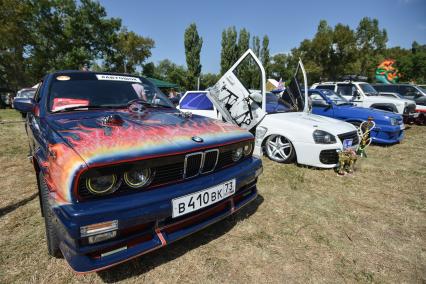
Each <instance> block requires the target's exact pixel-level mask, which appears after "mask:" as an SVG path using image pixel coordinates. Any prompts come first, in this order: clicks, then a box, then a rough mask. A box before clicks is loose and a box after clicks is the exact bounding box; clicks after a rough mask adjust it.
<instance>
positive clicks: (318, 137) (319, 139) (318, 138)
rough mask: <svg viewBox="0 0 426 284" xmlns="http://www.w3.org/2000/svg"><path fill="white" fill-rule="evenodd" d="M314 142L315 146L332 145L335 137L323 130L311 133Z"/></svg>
mask: <svg viewBox="0 0 426 284" xmlns="http://www.w3.org/2000/svg"><path fill="white" fill-rule="evenodd" d="M313 137H314V141H315V143H317V144H334V143H336V137H334V135H333V134H331V133H328V132H326V131H323V130H315V131H314V133H313Z"/></svg>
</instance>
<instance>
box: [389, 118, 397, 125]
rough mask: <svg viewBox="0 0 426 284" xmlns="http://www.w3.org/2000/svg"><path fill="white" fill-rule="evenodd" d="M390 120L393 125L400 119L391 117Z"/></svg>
mask: <svg viewBox="0 0 426 284" xmlns="http://www.w3.org/2000/svg"><path fill="white" fill-rule="evenodd" d="M390 121H391V124H392V125H398V121H397V120H396V118H394V117H391V119H390Z"/></svg>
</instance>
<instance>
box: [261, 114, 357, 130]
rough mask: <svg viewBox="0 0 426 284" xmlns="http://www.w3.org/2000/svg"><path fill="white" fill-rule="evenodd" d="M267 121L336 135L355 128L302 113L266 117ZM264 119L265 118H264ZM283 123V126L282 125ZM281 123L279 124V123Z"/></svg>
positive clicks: (323, 117)
mask: <svg viewBox="0 0 426 284" xmlns="http://www.w3.org/2000/svg"><path fill="white" fill-rule="evenodd" d="M267 118H268V119H272V120H275V124H276V125H283V127H285V125H286V124H287V125H288V124H289V123H291V124H293V126H297V127H298V128H299V129H307V130H313V129H320V130H325V131H327V132H330V133H331V134H334V135H338V134H342V133H346V132H351V131H356V128H355V126H353V125H352V124H349V123H347V122H344V121H341V120H337V119H334V118H329V117H325V116H320V115H316V114H312V113H304V112H285V113H274V114H269V115H267ZM265 119H266V118H265ZM284 121H285V124H284V123H283V122H284ZM280 122H281V123H280Z"/></svg>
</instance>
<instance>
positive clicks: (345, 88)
mask: <svg viewBox="0 0 426 284" xmlns="http://www.w3.org/2000/svg"><path fill="white" fill-rule="evenodd" d="M354 91H355V86H354V85H352V84H338V85H337V92H336V93H337V94H338V95H341V96H351V97H352V96H353V93H354Z"/></svg>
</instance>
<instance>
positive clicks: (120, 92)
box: [49, 72, 173, 112]
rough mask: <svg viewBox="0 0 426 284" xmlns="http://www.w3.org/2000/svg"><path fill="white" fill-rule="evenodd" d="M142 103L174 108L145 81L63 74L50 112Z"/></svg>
mask: <svg viewBox="0 0 426 284" xmlns="http://www.w3.org/2000/svg"><path fill="white" fill-rule="evenodd" d="M136 99H140V100H143V101H145V102H147V103H148V104H151V105H152V106H164V107H173V104H172V103H171V102H170V101H169V99H168V98H167V97H166V96H165V95H164V94H163V93H162V92H161V91H160V90H159V89H158V88H157V87H156V86H155V85H154V84H152V83H151V82H150V81H148V80H147V79H145V78H142V77H133V76H124V75H113V74H95V73H92V72H87V73H84V72H81V73H62V74H58V75H56V76H55V78H54V79H53V82H52V84H51V86H50V93H49V109H50V110H51V111H52V112H55V111H59V110H63V109H66V108H71V107H79V106H81V107H84V106H97V107H103V106H104V107H125V106H127V104H128V103H129V102H130V101H132V100H136Z"/></svg>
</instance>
